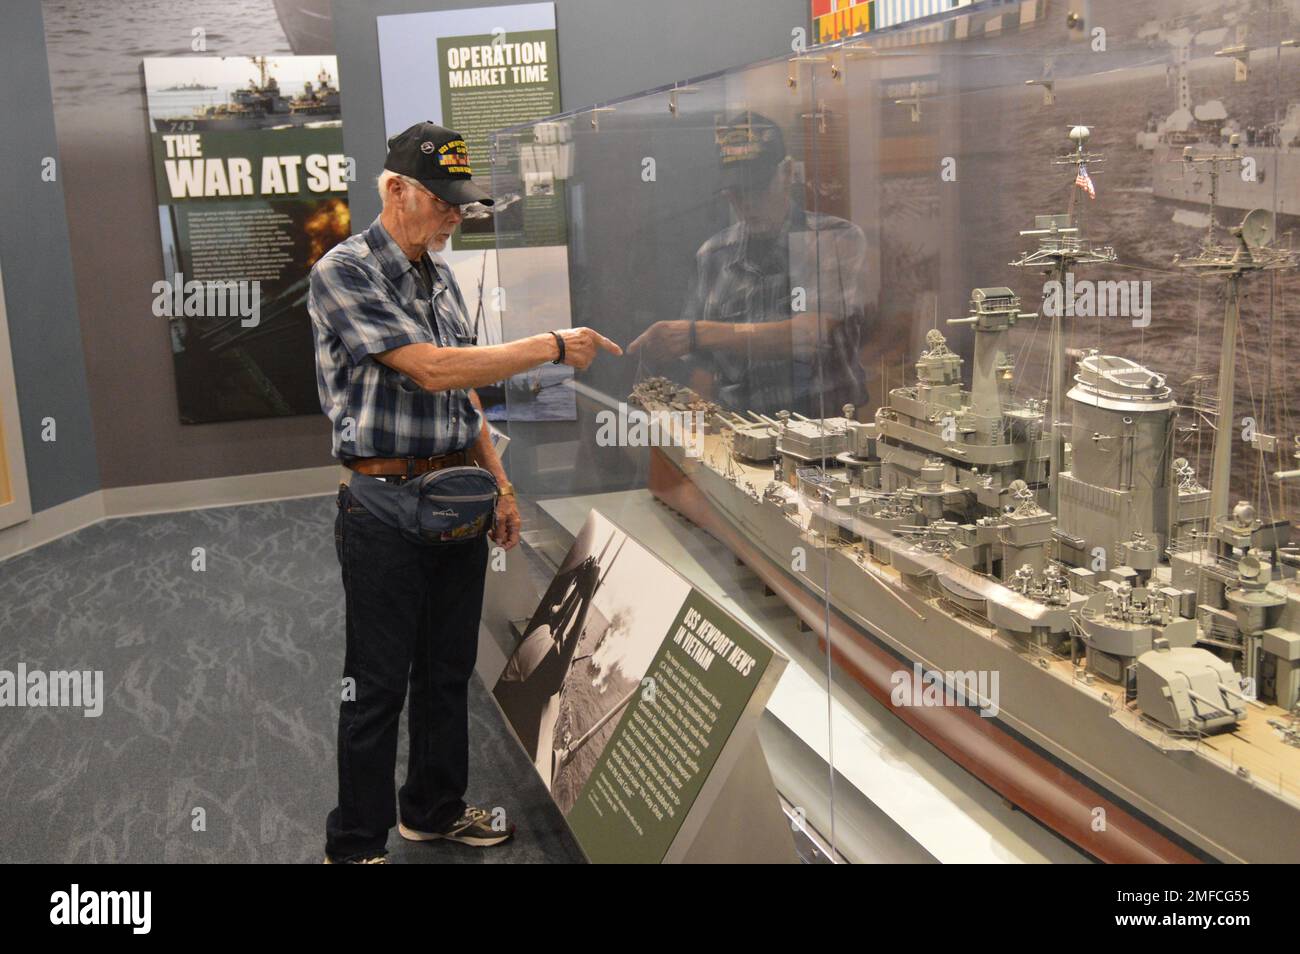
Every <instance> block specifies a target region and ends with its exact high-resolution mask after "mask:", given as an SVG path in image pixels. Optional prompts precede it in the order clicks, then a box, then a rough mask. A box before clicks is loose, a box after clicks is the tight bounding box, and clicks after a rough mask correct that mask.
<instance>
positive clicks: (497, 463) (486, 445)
mask: <svg viewBox="0 0 1300 954" xmlns="http://www.w3.org/2000/svg"><path fill="white" fill-rule="evenodd" d="M469 399H470V400H471V401H472V402H473V403H474V406H475V407H476V408H478V410H479V413H480V414H482V413H483V404H482V402H480V401H479V399H478V395H477V394H475V393H474V392H473V391H470V392H469ZM473 453H474V459H475V460H476V461H478V465H479V466H480V467H482V468H483V469H484V470H486V471H487V472H488V473H490V474H491V475H492V476H493V477H495V478H496V479H497V483H499V484H505V483H509V479H508V478H507V477H506V470H505V468H504V467H502V466H501V458H500V457H498V456H497V449H496V448H495V447H493V446H492V425H491V424H489V423H488V421H487V418H486V417H484V418H483V426H482V427H480V428H479V431H478V437H476V438H475V439H474V449H473Z"/></svg>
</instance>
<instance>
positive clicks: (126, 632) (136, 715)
mask: <svg viewBox="0 0 1300 954" xmlns="http://www.w3.org/2000/svg"><path fill="white" fill-rule="evenodd" d="M334 512H335V509H334V499H333V498H332V497H326V498H312V499H307V500H293V501H284V502H279V503H270V504H256V505H247V506H239V507H225V508H220V509H215V510H201V511H193V512H188V513H178V514H166V515H160V516H149V517H131V518H126V519H118V520H109V521H106V522H103V523H100V524H98V525H96V526H93V527H89V528H87V529H85V530H82V531H79V532H78V533H75V534H72V535H70V536H68V537H64V538H63V539H61V540H58V541H56V542H54V543H51V544H48V545H46V546H43V547H40V548H38V549H36V550H34V551H31V552H28V553H25V554H22V555H19V556H16V557H13V558H11V559H9V560H7V561H3V562H0V670H8V671H11V672H13V671H16V670H17V667H18V665H19V663H25V664H26V666H27V669H28V670H29V671H31V670H38V669H39V670H68V669H90V670H103V672H104V695H105V701H104V710H103V714H102V715H101V716H99V717H98V718H86V717H84V716H83V714H82V712H81V711H80V710H77V709H56V708H43V709H34V708H7V707H6V708H0V862H34V861H53V862H164V861H165V862H319V861H320V860H321V857H322V850H323V844H324V822H325V815H326V813H327V812H328V811H329V809H330V808H331V807H332V806H333V804H334V796H335V754H334V733H335V727H336V721H337V717H338V700H339V691H340V690H339V684H340V677H341V675H342V669H343V591H342V587H341V584H340V582H339V571H338V562H337V560H336V558H335V554H334V541H333V536H332V532H333V529H332V527H333V518H334ZM195 547H202V548H204V550H205V551H206V565H207V569H206V571H204V572H195V571H194V570H193V569H192V563H193V561H194V556H193V550H194V548H195ZM470 715H471V746H472V751H471V781H470V792H469V799H470V801H471V802H472V803H476V804H481V805H484V806H497V805H501V806H504V807H505V809H506V811H507V812H508V813H509V814H510V816H511V817H512V818H514V820H515V821H516V822H517V823H518V825H519V835H518V836H517V837H516V838H515V839H514V841H513V842H511V843H509V844H507V845H505V846H501V847H498V848H492V849H486V850H484V849H473V848H466V847H462V846H459V845H453V844H449V843H441V844H439V843H434V844H432V845H412V844H409V843H407V842H405V841H403V840H402V839H401V838H400V837H399V836H398V835H397V833H396V832H393V833H392V834H391V835H390V837H389V851H390V859H391V860H392V861H394V862H398V863H400V862H451V863H471V864H473V863H481V862H543V861H578V860H581V858H582V855H581V852H580V851H579V849H578V847H577V845H576V843H575V842H574V840H573V837H572V835H571V834H570V832H569V830H568V828H567V827H566V826H565V823H564V820H563V818H562V817H561V816H560V814H559V812H558V811H557V810H556V808H555V806H554V804H553V803H552V802H551V800H550V797H549V795H548V794H547V792H546V790H545V788H544V787H543V786H542V784H541V780H540V779H539V778H538V777H537V775H536V773H535V771H534V770H533V768H532V765H531V764H530V763H529V762H528V760H527V758H526V756H525V755H524V752H523V750H522V749H521V748H520V747H519V745H518V743H517V742H516V741H515V739H514V737H513V736H512V735H511V733H510V730H509V729H508V728H507V727H506V725H505V723H504V721H503V720H502V718H501V715H500V713H499V711H498V710H497V708H496V705H495V703H494V702H493V700H492V698H491V695H490V694H489V693H488V692H487V691H486V690H485V689H484V688H483V686H482V685H481V684H480V683H478V681H477V680H476V681H475V683H474V685H473V687H472V693H471V713H470ZM405 721H406V720H405V718H403V720H402V732H403V737H402V741H401V748H400V750H399V754H398V774H399V782H400V775H401V773H402V772H403V771H404V767H405V764H406V754H405V752H406V740H405V729H406V725H405ZM196 808H202V809H203V812H204V814H205V816H206V830H203V831H194V830H193V828H194V827H195V825H194V822H193V820H194V818H195V817H196V816H195V812H194V809H196Z"/></svg>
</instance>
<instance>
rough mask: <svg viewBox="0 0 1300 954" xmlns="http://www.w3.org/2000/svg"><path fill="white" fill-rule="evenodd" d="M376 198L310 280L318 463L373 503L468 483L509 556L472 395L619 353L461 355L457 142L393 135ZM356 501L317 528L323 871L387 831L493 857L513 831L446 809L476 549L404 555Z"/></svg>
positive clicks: (375, 851)
mask: <svg viewBox="0 0 1300 954" xmlns="http://www.w3.org/2000/svg"><path fill="white" fill-rule="evenodd" d="M379 191H380V195H381V197H382V199H383V210H382V211H381V212H380V214H379V217H378V218H377V219H376V220H375V221H374V222H373V223H371V225H370V227H369V228H368V229H366V230H365V231H364V232H362V233H361V234H359V235H354V236H352V237H351V238H349V239H347V240H346V241H344V242H341V243H340V244H339V245H338V246H336V247H335V248H334V249H333V250H331V251H330V252H329V253H328V254H326V255H325V256H324V257H323V258H321V260H320V261H319V262H318V263H317V264H316V267H315V268H314V269H312V274H311V291H310V294H309V297H308V305H307V306H308V310H309V312H310V313H311V318H312V325H313V328H314V332H315V336H316V369H317V384H318V388H319V391H320V398H321V406H322V408H323V409H324V411H325V413H326V414H327V415H328V416H329V418H330V420H331V421H332V422H333V451H334V455H335V456H336V457H338V458H339V459H340V460H341V461H342V462H343V463H344V464H345V465H346V466H347V467H349V468H350V469H352V470H353V471H356V472H357V473H358V474H364V475H367V477H366V478H357V477H354V478H353V483H354V484H357V482H358V481H359V480H362V479H365V480H369V478H378V479H379V480H382V481H383V482H384V484H377V483H376V484H374V486H378V487H384V485H392V487H391V490H392V492H393V493H398V492H399V488H400V486H401V485H402V484H404V483H405V482H406V481H408V480H410V479H412V478H416V477H419V476H420V475H423V474H427V473H429V472H430V471H437V470H440V469H443V468H447V467H452V466H461V465H471V464H476V465H477V466H479V467H482V468H484V469H486V470H487V471H488V472H490V473H491V475H492V477H494V478H495V480H496V483H497V485H498V487H499V496H498V497H497V500H496V507H495V510H496V513H495V522H494V525H493V529H492V530H491V538H492V539H493V540H494V541H495V542H496V543H498V544H500V545H501V546H502V547H504V548H506V549H510V548H511V547H513V546H514V545H515V544H516V543H517V542H518V540H519V531H520V519H519V511H518V509H517V508H516V506H515V498H514V490H513V488H512V487H511V485H510V482H509V480H508V479H507V478H506V474H505V471H504V470H503V469H502V467H501V461H500V460H499V459H498V457H497V455H496V452H495V451H494V449H493V447H492V442H491V440H490V437H489V431H488V428H487V427H486V425H485V423H484V420H483V416H482V413H481V408H480V406H479V403H478V399H477V397H476V396H475V394H474V391H473V388H475V387H478V386H481V385H486V384H490V383H492V382H495V381H501V380H503V379H505V378H507V377H510V376H511V375H514V374H518V373H520V372H523V371H527V370H528V369H530V368H534V367H537V366H539V365H542V364H545V363H546V362H548V361H553V362H555V363H562V364H568V365H571V366H573V367H575V368H585V367H587V366H588V365H589V364H591V362H592V361H593V360H594V359H595V357H596V354H597V352H599V351H600V350H602V349H603V350H605V351H608V352H610V353H612V354H621V353H622V352H621V350H620V349H619V347H618V345H616V344H614V343H613V342H611V341H609V340H608V339H606V338H604V337H603V336H601V335H599V334H597V333H596V332H594V331H592V330H591V329H590V328H577V329H565V330H559V331H554V332H548V333H545V334H540V335H534V336H532V337H530V338H524V339H522V340H519V341H512V342H509V343H507V344H500V345H491V346H485V347H478V346H477V343H476V342H475V341H474V339H473V335H472V333H471V331H470V326H469V324H468V316H467V314H466V308H465V301H464V299H463V297H462V296H461V292H460V287H459V285H458V284H457V282H456V278H455V276H454V275H453V274H452V272H451V270H450V269H449V268H448V267H447V265H446V263H445V262H444V261H443V260H442V258H441V257H440V256H439V255H438V254H436V253H437V252H439V251H441V250H442V249H443V248H444V247H445V246H446V244H447V240H448V239H449V238H450V237H451V234H452V232H453V231H454V230H455V229H456V226H457V225H459V224H460V222H461V215H462V209H463V207H464V206H466V205H469V204H472V203H475V202H480V203H483V204H485V205H490V204H491V203H492V198H491V197H490V196H489V194H488V193H487V192H486V191H485V190H483V189H482V188H481V187H479V186H478V185H477V184H475V183H474V182H473V180H472V172H471V168H470V160H469V153H468V150H467V148H466V146H465V141H464V139H463V138H462V137H461V136H460V135H458V134H457V133H455V132H452V131H451V130H449V129H444V128H443V127H441V126H438V125H436V124H434V123H431V122H424V123H418V124H417V125H415V126H412V127H411V128H410V129H407V130H406V131H404V132H402V133H399V134H398V135H396V136H394V137H393V138H392V139H390V140H389V142H388V157H387V159H386V160H385V162H384V172H383V174H382V175H381V176H380V177H379ZM484 479H486V478H484ZM367 487H371V484H367ZM359 488H360V484H357V486H356V487H352V486H349V485H346V484H345V485H341V486H340V488H339V497H338V516H337V518H336V520H335V529H334V541H335V547H336V550H337V552H338V558H339V564H340V566H341V567H342V576H343V589H344V594H345V598H346V607H347V623H346V630H347V650H346V656H345V660H344V664H343V675H344V682H343V699H342V704H341V706H340V708H339V728H338V785H339V792H338V805H337V807H336V808H335V809H334V810H333V811H332V812H330V815H329V818H328V820H327V822H326V841H325V855H326V861H327V862H350V863H382V862H383V861H384V860H385V851H386V844H387V840H388V831H389V829H390V828H392V827H393V825H394V823H398V830H399V832H400V834H401V835H402V837H404V838H407V839H409V840H412V841H432V840H435V839H448V840H451V841H456V842H459V843H461V844H466V845H474V846H488V845H495V844H499V843H501V842H503V841H505V840H506V839H508V838H509V837H510V836H511V835H512V834H513V831H514V828H513V826H512V825H510V824H508V823H507V822H506V821H505V818H504V811H503V810H499V811H490V810H487V809H484V808H477V807H472V806H469V805H467V804H466V803H465V801H464V795H465V790H466V787H467V783H468V775H469V751H468V750H469V740H468V713H467V692H468V684H469V680H470V677H471V676H472V674H473V671H474V660H475V656H476V649H477V643H478V625H479V616H480V613H481V610H482V603H483V582H484V572H485V570H486V568H487V558H488V545H487V537H485V536H479V537H477V538H473V539H466V540H460V541H457V542H447V543H440V544H434V545H421V544H420V543H418V542H413V541H412V540H411V538H410V536H409V535H408V534H407V533H405V532H404V531H403V530H402V529H401V528H400V527H399V526H394V525H393V523H392V515H391V514H388V513H386V511H385V510H384V509H383V508H379V509H378V512H371V511H370V510H368V509H367V508H366V507H365V506H363V505H362V504H361V502H360V501H359V499H358V495H357V490H358V489H359ZM408 489H409V488H408ZM375 492H376V491H375V490H373V489H371V490H370V493H372V494H373V493H375ZM387 492H388V488H387V487H384V489H383V490H382V491H381V493H387ZM371 499H373V498H371ZM489 500H490V498H489ZM408 683H409V687H410V705H409V709H408V713H407V719H408V725H409V730H410V758H409V761H408V763H407V771H406V782H405V784H404V785H403V786H402V789H401V791H400V793H396V795H395V793H394V785H395V783H394V778H393V776H394V771H395V768H396V759H397V729H398V719H399V718H400V717H401V713H402V706H403V703H404V702H405V700H406V697H407V686H408ZM395 801H396V802H397V804H398V808H399V809H400V821H399V818H398V817H397V812H396V811H395V810H394V802H395Z"/></svg>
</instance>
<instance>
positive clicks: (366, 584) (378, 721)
mask: <svg viewBox="0 0 1300 954" xmlns="http://www.w3.org/2000/svg"><path fill="white" fill-rule="evenodd" d="M338 507H339V510H338V516H337V517H336V518H335V523H334V545H335V549H336V551H337V553H338V558H339V565H340V567H341V568H342V575H343V592H344V595H345V597H346V602H347V652H346V657H345V659H344V662H343V676H344V680H345V681H344V683H343V686H342V692H343V701H342V704H341V705H340V707H339V733H338V772H339V800H338V806H337V807H336V808H335V809H334V810H333V811H332V812H330V814H329V818H328V819H327V820H326V823H325V828H326V837H325V853H326V854H327V855H329V857H330V858H332V859H334V860H335V861H345V860H347V859H349V858H353V857H361V856H366V855H374V854H380V853H382V852H383V851H384V848H385V845H386V843H387V841H388V830H389V829H390V828H392V827H393V825H394V824H396V821H397V817H396V811H395V807H394V803H395V802H396V803H398V804H399V805H400V808H401V817H402V822H403V823H404V824H405V825H407V827H409V828H414V829H417V830H420V831H438V830H440V829H443V828H446V827H447V826H449V825H450V824H451V823H452V822H454V821H455V820H456V819H457V818H459V817H460V814H461V812H463V811H464V810H465V802H464V795H465V788H466V786H467V784H468V782H469V713H468V687H469V680H470V677H471V676H472V675H473V674H474V661H475V658H476V656H477V651H478V626H479V617H480V615H481V613H482V609H483V578H484V574H485V572H486V570H487V557H488V541H487V537H480V538H479V539H477V540H473V541H470V542H467V543H454V544H447V545H444V546H429V547H424V546H418V545H416V544H413V543H410V542H408V541H407V540H406V539H405V538H404V537H403V536H402V535H401V533H400V532H399V531H397V530H396V529H393V528H392V527H389V526H388V525H387V524H385V523H382V522H381V521H380V520H379V519H378V518H377V517H375V516H373V515H372V514H371V513H369V512H368V511H367V510H366V509H365V508H364V507H362V506H361V504H360V503H358V502H357V501H356V500H354V499H353V498H352V497H351V495H350V494H349V492H348V490H347V487H346V486H341V487H340V488H339V497H338ZM348 680H353V681H354V682H348ZM408 685H409V687H410V697H409V698H410V705H409V707H408V708H407V726H408V730H409V734H410V758H409V760H408V762H407V769H406V782H405V784H404V785H403V786H402V789H401V791H400V792H399V793H396V797H395V793H394V788H395V786H396V782H395V779H394V773H395V771H396V765H397V728H398V723H397V720H398V719H399V718H400V717H401V715H402V705H403V702H405V701H406V699H407V687H408ZM350 690H351V691H350Z"/></svg>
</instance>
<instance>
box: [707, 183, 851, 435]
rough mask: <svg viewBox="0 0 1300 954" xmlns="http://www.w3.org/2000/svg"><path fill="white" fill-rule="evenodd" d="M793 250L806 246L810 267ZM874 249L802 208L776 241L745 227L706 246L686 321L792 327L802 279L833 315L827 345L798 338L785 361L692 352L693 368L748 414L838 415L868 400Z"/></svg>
mask: <svg viewBox="0 0 1300 954" xmlns="http://www.w3.org/2000/svg"><path fill="white" fill-rule="evenodd" d="M792 247H794V248H797V249H798V248H801V249H803V250H804V256H803V258H804V261H802V262H800V263H796V262H793V261H792V256H791V249H792ZM866 250H867V243H866V237H865V235H864V234H863V232H862V229H860V228H859V227H858V226H856V225H854V224H853V223H851V222H848V221H845V220H844V219H840V218H836V217H835V216H830V215H822V214H818V213H814V212H805V211H803V210H802V209H799V208H797V207H795V206H792V207H791V210H790V214H789V217H788V218H787V221H786V223H785V227H784V228H782V229H781V230H779V231H778V232H776V233H775V234H773V235H771V236H767V237H760V236H756V235H753V234H751V232H750V230H749V229H748V228H747V227H746V226H745V224H744V223H737V224H735V225H732V226H731V227H730V228H727V229H724V230H723V231H722V232H719V233H718V234H717V235H715V236H713V237H712V238H711V239H709V240H708V241H706V242H705V243H704V244H703V245H702V246H701V247H700V250H699V251H698V252H697V253H696V256H695V265H696V274H695V280H694V283H693V286H692V288H691V291H690V293H689V295H688V296H687V300H686V307H685V309H684V310H683V314H682V317H683V318H686V319H687V320H690V321H713V322H725V323H728V324H759V323H762V322H778V321H785V320H787V319H789V318H791V317H792V316H793V314H794V311H793V310H792V309H793V288H792V287H791V286H792V285H794V284H795V283H796V282H799V283H802V284H801V286H800V287H803V289H804V294H805V296H806V297H807V299H808V300H807V301H806V307H807V309H808V310H809V311H820V312H821V313H822V315H823V317H825V318H826V319H827V321H826V324H825V328H824V333H823V334H822V335H821V336H820V338H819V340H817V341H813V342H807V341H805V342H803V343H800V342H798V341H796V340H794V339H793V338H792V339H791V342H790V350H789V352H788V353H787V354H785V355H782V356H781V357H779V358H770V357H769V358H764V357H759V356H756V355H752V354H748V353H745V352H730V353H728V352H724V351H716V352H713V353H704V352H697V353H695V354H692V355H690V356H689V357H688V358H687V359H686V361H687V362H688V363H689V364H690V365H691V366H693V367H696V368H701V369H703V370H705V371H706V372H708V373H709V374H711V375H712V377H713V395H712V396H713V398H714V399H715V400H717V401H718V402H719V403H720V404H722V405H723V406H724V407H728V408H732V409H735V410H740V411H746V410H748V411H757V412H759V413H761V414H775V413H777V412H778V411H782V410H786V411H794V412H798V413H801V414H806V415H809V416H811V417H822V416H823V415H830V414H838V413H840V408H841V407H842V406H843V405H844V404H853V405H855V406H856V405H860V404H865V403H866V401H867V392H866V385H865V372H864V371H863V369H862V367H861V364H860V363H859V350H860V348H861V347H862V341H863V338H864V335H865V331H866V328H865V326H866V302H865V296H864V294H863V290H862V276H863V275H864V274H865V272H866ZM796 264H798V265H799V267H798V268H797V269H796V268H795V267H794V266H795V265H796ZM796 273H797V274H796Z"/></svg>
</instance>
